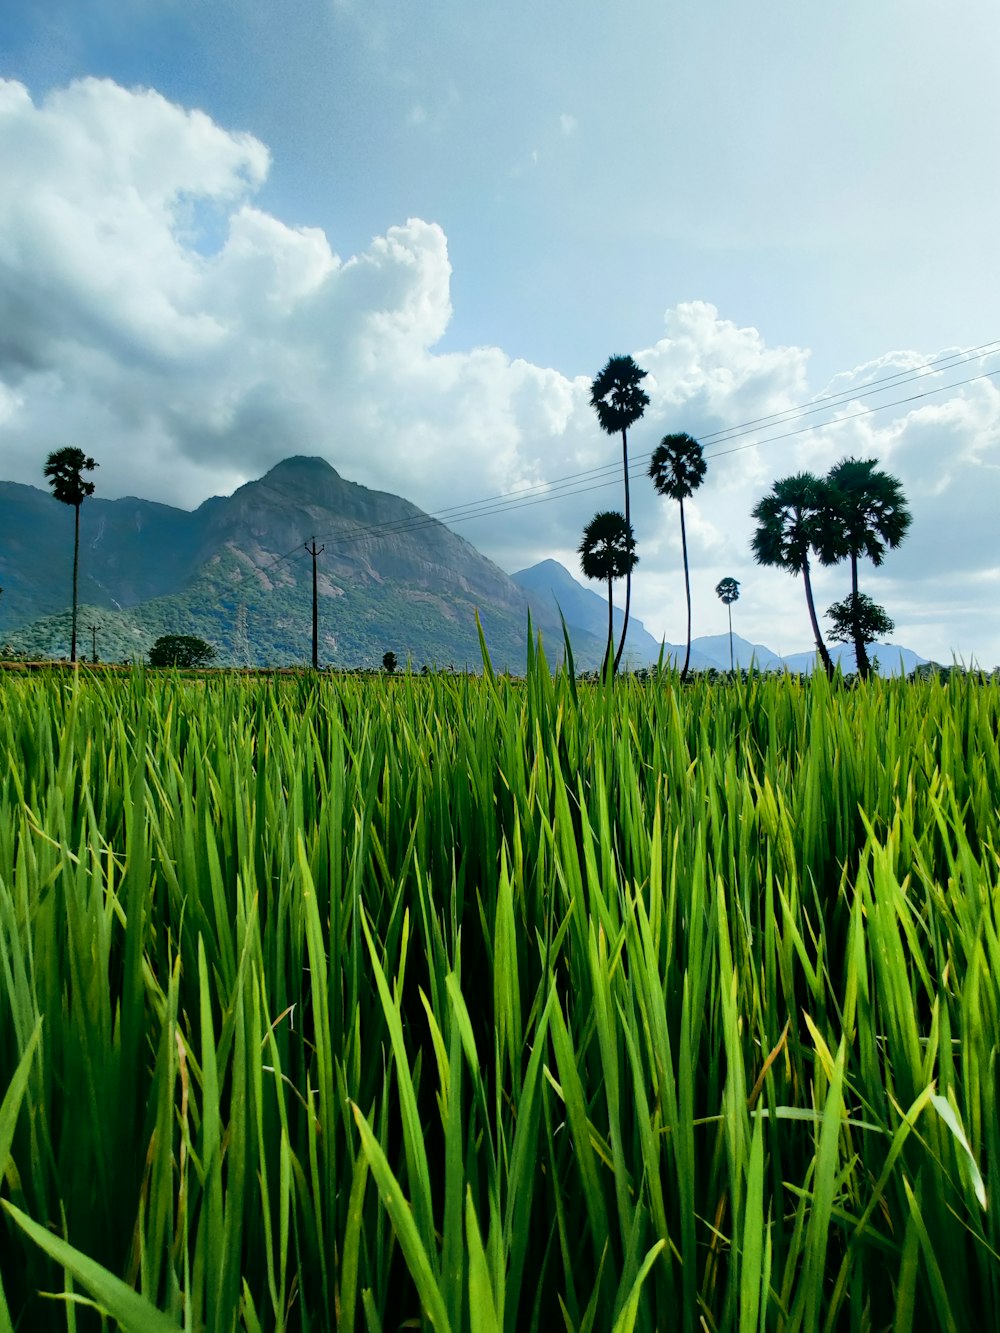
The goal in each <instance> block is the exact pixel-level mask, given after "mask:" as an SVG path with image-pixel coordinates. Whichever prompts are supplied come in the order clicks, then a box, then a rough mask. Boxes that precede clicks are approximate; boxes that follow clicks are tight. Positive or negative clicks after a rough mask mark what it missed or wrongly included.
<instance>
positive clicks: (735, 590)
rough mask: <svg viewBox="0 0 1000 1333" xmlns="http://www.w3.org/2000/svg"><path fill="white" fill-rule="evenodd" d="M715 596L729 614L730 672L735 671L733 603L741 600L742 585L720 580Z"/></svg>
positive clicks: (728, 580)
mask: <svg viewBox="0 0 1000 1333" xmlns="http://www.w3.org/2000/svg"><path fill="white" fill-rule="evenodd" d="M715 595H716V597H718V599H719V601H720V602H721V603H722V605H723V606H724V607H725V608H726V610H727V611H728V612H729V670H730V671H735V670H736V667H735V665H734V663H733V602H738V601H739V599H740V585H739V583H738V581H737V580H736V579H728V578H727V579H720V580H719V582H718V583H717V584H716V585H715Z"/></svg>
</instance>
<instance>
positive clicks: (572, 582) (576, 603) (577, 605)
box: [511, 560, 926, 676]
mask: <svg viewBox="0 0 1000 1333" xmlns="http://www.w3.org/2000/svg"><path fill="white" fill-rule="evenodd" d="M511 578H512V579H513V580H514V582H515V583H516V584H518V585H519V586H520V587H522V588H523V589H524V590H525V593H526V594H527V597H528V602H529V604H530V606H531V609H532V615H533V616H540V615H541V614H542V612H543V611H544V610H545V609H546V608H548V607H549V606H550V605H551V604H553V603H554V604H555V605H556V606H557V607H558V608H559V609H561V611H562V613H563V615H564V616H565V618H566V624H567V626H568V628H569V630H570V641H571V642H572V644H573V651H574V655H575V654H576V636H577V634H578V633H582V632H586V633H589V634H592V635H593V636H594V637H596V638H599V639H601V640H602V641H603V642H604V643H605V644H606V643H607V634H608V604H607V601H606V600H605V598H604V597H602V596H600V595H599V594H598V593H596V592H594V591H593V590H592V589H591V588H586V587H584V586H583V584H581V583H578V582H577V581H576V579H575V578H574V577H573V575H572V574H571V573H570V572H569V570H568V569H566V568H565V566H563V565H561V564H559V563H558V561H556V560H542V561H541V562H540V563H539V564H537V565H532V566H531V567H530V568H528V569H521V570H519V571H518V572H517V573H516V574H512V575H511ZM623 619H624V612H622V611H620V610H619V609H618V608H617V607H616V608H615V611H614V623H615V628H616V630H617V631H618V632H619V633H620V632H621V623H622V620H623ZM625 653H626V657H627V660H628V663H629V665H631V666H633V667H638V666H649V665H652V664H653V663H655V662H656V661H657V659H658V657H659V654H660V644H659V643H658V642H657V640H656V639H654V638H653V636H652V635H651V634H650V633H649V631H648V630H647V629H646V627H645V626H644V625H643V623H642V621H641V620H636V619H635V618H634V617H632V616H630V617H629V624H628V636H627V638H626V641H625ZM830 656H831V657H832V658H833V660H834V662H835V663H836V662H841V663H842V665H843V669H844V671H845V672H848V671H853V670H854V649H853V648H850V647H846V646H844V645H842V644H833V645H831V647H830ZM871 656H872V659H873V660H874V659H875V658H878V662H879V670H880V672H881V674H882V675H884V676H896V675H899V672H900V662H902V669H903V671H905V672H910V671H912V670H913V669H914V667H916V666H919V665H921V664H922V663H925V662H926V658H923V657H920V656H919V655H918V654H917V653H915V652H913V651H912V650H911V649H909V648H900V647H897V646H896V645H894V644H888V643H873V644H872V646H871ZM667 658H670V659H672V660H673V661H674V662H675V664H676V665H678V666H681V665H683V662H684V645H683V644H680V645H678V644H671V643H667V644H664V659H667ZM816 659H817V654H816V650H815V649H812V650H811V651H809V652H804V653H793V654H791V655H790V656H788V657H781V656H779V655H778V654H777V653H775V652H772V650H771V649H770V648H767V647H765V645H764V644H762V643H749V642H748V641H747V640H746V639H743V638H740V636H739V635H738V634H734V635H733V661H734V662H735V664H736V666H737V667H742V668H744V669H745V668H748V667H750V666H751V664H752V665H753V666H755V667H756V668H757V669H758V670H759V671H792V672H799V673H803V674H808V673H809V672H811V671H812V670H813V668H814V666H815V664H816ZM691 669H692V670H694V671H709V670H713V669H714V670H716V671H728V670H729V635H728V634H707V635H701V636H699V637H698V638H696V639H692V640H691Z"/></svg>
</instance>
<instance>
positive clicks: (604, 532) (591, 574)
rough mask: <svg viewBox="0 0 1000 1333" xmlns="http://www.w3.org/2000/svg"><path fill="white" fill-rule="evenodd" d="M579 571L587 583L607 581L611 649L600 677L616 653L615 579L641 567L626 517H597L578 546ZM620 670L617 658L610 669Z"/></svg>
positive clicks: (611, 513) (610, 513) (612, 514)
mask: <svg viewBox="0 0 1000 1333" xmlns="http://www.w3.org/2000/svg"><path fill="white" fill-rule="evenodd" d="M579 552H580V567H581V568H582V570H583V572H584V574H585V575H586V577H587V578H588V579H606V580H607V583H608V647H607V651H606V652H605V654H604V663H603V665H602V666H601V675H602V676H603V675H605V674H606V673H607V670H608V663H609V662H610V661H611V654H612V653H613V652H614V643H615V622H614V614H615V612H614V604H613V602H612V600H611V593H612V589H613V586H614V581H615V579H620V578H623V577H625V578H627V577H628V575H629V574H631V572H632V570H633V569H634V568H635V566H636V565H637V564H638V563H639V557H638V556H637V555H636V553H635V537H634V535H633V533H632V529H631V527H630V526H629V525H628V523H626V522H625V518H624V515H622V514H619V513H618V512H617V511H615V510H603V511H602V512H601V513H599V514H595V515H594V517H593V518H592V519H591V520H590V522H589V523H588V524H587V526H586V527H585V528H584V530H583V541H582V542H581V543H580V546H579ZM617 669H618V659H617V658H615V660H614V663H613V664H612V667H611V674H612V675H614V673H615V671H617Z"/></svg>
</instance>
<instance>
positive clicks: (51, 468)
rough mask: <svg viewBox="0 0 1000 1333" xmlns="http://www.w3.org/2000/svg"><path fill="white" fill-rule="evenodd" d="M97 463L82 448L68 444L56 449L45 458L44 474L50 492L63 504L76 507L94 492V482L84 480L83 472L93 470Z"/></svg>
mask: <svg viewBox="0 0 1000 1333" xmlns="http://www.w3.org/2000/svg"><path fill="white" fill-rule="evenodd" d="M97 466H98V464H97V463H95V462H94V460H93V459H92V458H88V457H87V455H86V454H85V453H84V452H83V450H82V449H74V448H72V447H70V446H68V447H67V448H65V449H57V450H56V451H55V452H54V453H51V454H49V456H48V458H47V459H46V460H45V468H44V471H45V476H46V477H47V478H48V482H49V485H50V486H51V487H52V494H53V495H54V496H55V498H56V499H57V500H61V501H62V503H63V504H64V505H73V507H74V508H78V507H79V506H80V505H82V504H83V502H84V500H86V498H87V496H88V495H93V494H94V490H95V487H94V483H93V482H92V481H84V479H83V475H82V474H83V473H84V472H93V470H94V468H95V467H97Z"/></svg>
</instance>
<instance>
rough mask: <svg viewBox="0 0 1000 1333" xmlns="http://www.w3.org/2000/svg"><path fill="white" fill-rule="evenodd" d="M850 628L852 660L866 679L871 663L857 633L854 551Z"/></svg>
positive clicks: (852, 553)
mask: <svg viewBox="0 0 1000 1333" xmlns="http://www.w3.org/2000/svg"><path fill="white" fill-rule="evenodd" d="M851 620H852V624H851V629H852V630H853V632H854V661H855V663H856V665H857V668H858V675H859V676H860V677H861V679H862V680H867V679H868V677H869V676H870V675H871V670H872V664H871V662H869V660H868V649H867V648H866V646H865V641H864V639H862V637H861V635H860V634H859V633H858V556H857V552H856V551H852V552H851Z"/></svg>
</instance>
